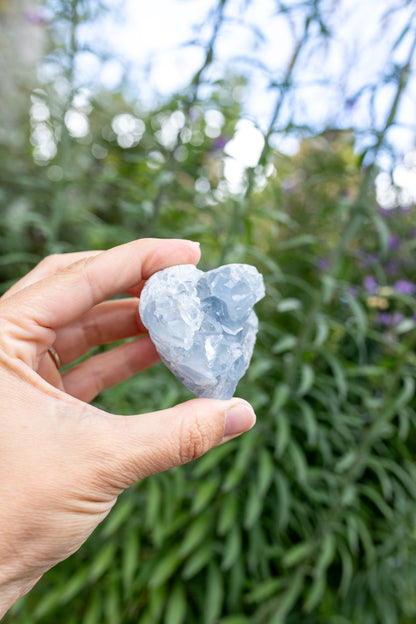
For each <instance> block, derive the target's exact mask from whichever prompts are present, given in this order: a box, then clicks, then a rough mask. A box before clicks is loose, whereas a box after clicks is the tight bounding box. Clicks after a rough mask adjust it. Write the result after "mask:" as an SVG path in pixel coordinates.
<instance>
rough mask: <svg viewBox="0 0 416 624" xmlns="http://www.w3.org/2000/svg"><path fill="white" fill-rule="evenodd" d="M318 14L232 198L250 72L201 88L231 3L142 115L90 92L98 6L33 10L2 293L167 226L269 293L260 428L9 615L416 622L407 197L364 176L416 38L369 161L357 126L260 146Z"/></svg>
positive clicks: (151, 497) (167, 383)
mask: <svg viewBox="0 0 416 624" xmlns="http://www.w3.org/2000/svg"><path fill="white" fill-rule="evenodd" d="M8 4H9V3H7V2H3V3H0V11H3V12H6V9H7V6H8ZM17 4H18V3H17ZM323 4H324V3H323V2H320V1H319V0H314V1H312V0H306V1H305V2H304V3H302V11H303V12H304V13H303V15H304V17H305V21H304V32H302V33H301V36H300V38H299V45H298V47H297V48H296V49H295V51H294V54H293V56H292V58H291V59H290V61H289V64H288V69H287V73H286V76H285V78H284V80H283V82H282V83H281V84H278V85H275V91H276V107H275V111H274V115H273V118H272V121H271V124H270V127H269V129H268V130H267V131H265V132H264V133H263V134H264V138H265V143H264V149H263V152H262V154H261V156H260V159H259V163H258V164H257V165H256V166H255V167H251V168H250V167H249V168H247V169H246V171H245V173H244V178H243V180H242V181H241V184H240V186H239V188H238V189H237V190H236V189H230V185H229V182H228V180H227V177H226V175H225V173H224V168H225V163H226V159H227V154H226V152H224V146H225V145H226V143H227V141H228V140H229V139H230V138H231V137H233V135H234V133H235V131H236V127H237V124H238V122H239V120H240V119H241V118H242V117H243V110H242V107H243V103H242V98H241V97H237V95H236V94H237V93H239V94H241V92H243V93H244V90H245V89H246V85H247V77H246V76H245V75H244V74H240V73H236V72H229V71H228V70H227V71H226V72H225V73H224V75H222V76H219V77H216V79H215V80H213V79H211V78H210V77H208V78H206V79H205V75H206V70H207V68H209V66H210V65H211V64H212V63H213V62H214V60H215V46H216V34H217V32H218V29H219V26H220V25H221V20H223V19H224V10H225V8H226V5H227V2H226V0H221V1H220V2H219V3H218V6H217V10H216V12H215V13H214V14H213V15H212V16H211V18H212V21H211V23H210V24H211V26H212V33H213V35H212V38H211V39H210V40H209V42H208V44H207V46H206V56H205V59H204V62H203V64H202V65H201V68H200V69H199V70H198V71H197V72H196V73H195V74H194V76H193V78H192V80H191V81H190V84H189V86H188V88H187V89H184V90H183V91H182V92H181V93H177V94H173V95H172V96H171V97H169V98H165V99H164V100H163V101H160V102H158V103H155V105H154V106H153V107H151V108H149V107H145V106H144V105H143V104H142V103H141V102H140V101H139V100H138V99H137V98H132V97H131V96H127V95H126V91H125V90H124V89H123V84H121V85H120V88H119V89H117V90H116V91H111V90H109V89H104V88H103V87H101V88H97V89H95V90H94V89H92V90H90V91H88V92H85V90H83V88H82V87H80V85H79V84H78V83H77V74H76V70H75V64H76V63H75V62H76V56H77V53H78V52H79V47H78V46H79V42H78V38H77V32H78V28H79V27H80V25H82V24H83V23H85V22H86V21H88V20H93V19H96V18H97V15H100V12H101V11H104V10H105V7H104V6H102V5H101V3H100V2H88V1H87V0H54V1H53V2H52V1H51V2H45V6H44V8H45V10H46V13H45V15H46V16H47V20H46V19H44V18H43V14H39V15H38V23H40V22H41V23H40V25H39V27H41V28H43V29H44V38H45V46H46V47H47V49H46V51H45V53H44V55H43V56H42V57H41V58H39V59H35V60H36V62H37V63H38V65H39V66H44V67H45V66H48V67H49V71H44V72H43V74H42V72H41V73H40V74H39V75H40V76H41V78H39V79H38V80H37V81H34V82H35V84H32V83H31V82H30V81H26V80H24V81H23V82H20V83H19V76H21V74H19V75H18V74H17V73H16V76H14V79H15V81H16V82H17V84H18V87H19V88H18V89H17V90H16V92H15V93H14V107H13V111H12V112H13V120H12V124H11V125H6V121H5V120H4V119H2V124H3V128H2V133H1V136H2V143H1V145H0V156H1V163H2V166H1V170H0V202H1V203H0V210H1V220H0V249H1V257H0V280H1V289H2V291H4V290H6V289H7V287H8V286H9V285H10V284H11V283H13V282H14V281H15V280H16V279H17V278H18V277H19V276H20V275H22V274H24V273H25V272H26V271H28V270H29V269H30V268H31V267H33V266H34V265H35V264H36V263H37V262H38V261H39V260H40V259H41V258H42V257H43V256H45V255H47V254H50V253H58V252H59V253H61V252H67V251H74V250H82V249H91V248H92V249H99V248H107V247H109V246H112V245H117V244H120V243H123V242H125V241H127V240H131V239H132V238H135V237H143V236H157V237H181V238H182V237H189V238H192V239H194V240H198V241H200V242H201V246H202V252H203V256H202V261H201V265H200V266H201V267H202V268H203V269H208V268H212V267H215V266H218V264H220V263H224V262H248V263H251V264H255V265H256V266H257V267H258V269H259V270H260V271H261V272H262V273H263V275H264V278H265V282H266V288H267V296H266V298H265V299H264V300H263V301H262V302H260V303H259V304H258V306H257V307H256V311H257V313H258V316H259V318H260V331H259V335H258V341H257V345H256V348H255V353H254V356H253V360H252V363H251V366H250V368H249V370H248V372H247V374H246V376H245V378H244V380H243V381H242V382H241V384H240V385H239V387H238V391H237V392H238V394H239V395H240V396H242V397H244V398H246V399H247V400H249V401H250V402H251V403H252V404H253V406H254V407H255V409H256V411H257V414H258V421H257V425H256V427H255V428H254V429H253V430H252V431H251V432H250V433H248V434H246V435H244V436H243V437H242V438H240V439H239V440H236V441H233V442H231V443H229V444H228V445H226V446H221V447H219V448H217V449H214V450H212V451H210V452H209V453H208V454H207V455H206V456H205V457H203V458H201V459H199V460H196V461H195V462H192V463H191V464H189V465H187V466H183V467H181V468H178V469H175V470H172V471H170V472H168V473H163V474H160V475H156V476H154V477H151V478H149V479H147V480H145V481H143V482H141V483H139V484H137V485H136V486H135V487H132V488H130V490H128V491H127V492H125V493H124V494H123V495H122V496H121V497H120V498H119V501H118V503H117V505H116V506H115V508H114V510H113V511H112V512H111V514H110V515H109V517H108V518H107V519H106V521H105V522H104V523H103V524H102V525H100V527H99V528H98V529H97V530H96V532H95V533H94V535H93V536H92V537H91V538H90V539H89V540H88V542H87V543H86V544H85V545H84V546H83V547H82V548H81V550H80V551H79V552H77V553H76V554H75V555H73V556H72V557H71V558H70V559H68V560H67V561H65V562H63V563H61V564H60V565H58V566H57V567H55V568H54V569H53V570H51V571H50V572H49V573H48V574H46V575H45V576H44V578H42V580H41V581H40V582H39V583H38V584H37V585H36V587H35V588H34V589H33V590H32V591H31V592H30V594H29V595H28V596H26V597H24V598H22V599H21V600H19V601H18V602H17V603H16V605H15V606H14V607H13V608H12V609H11V611H10V612H9V615H8V616H6V618H5V620H4V621H5V622H13V623H15V624H26V623H27V622H31V623H32V622H41V623H43V624H53V623H55V622H57V621H59V622H65V623H66V624H71V623H74V624H75V623H76V624H80V623H82V624H98V623H99V624H101V623H109V624H117V623H120V624H130V623H131V624H132V623H133V622H134V623H136V622H140V624H157V623H161V624H181V623H190V624H192V623H195V624H200V623H205V624H215V623H220V624H244V623H248V622H250V623H251V624H284V623H287V624H298V623H299V624H300V623H301V622H302V624H348V623H353V624H362V623H363V622H365V623H366V624H379V623H380V624H410V623H412V622H415V621H416V599H415V591H414V589H415V587H416V564H415V551H416V526H415V518H416V464H415V462H414V458H413V455H414V454H415V450H416V430H415V425H416V399H415V370H416V355H415V350H414V347H415V343H416V330H415V327H416V322H415V320H416V317H415V312H414V294H415V290H416V286H415V284H416V262H415V258H414V251H415V248H416V221H415V215H416V207H415V206H413V205H412V204H407V205H402V204H401V203H400V201H399V199H400V193H399V192H397V198H398V201H397V202H396V203H394V202H393V203H392V205H391V206H390V208H389V209H383V208H380V207H379V205H378V202H377V196H376V187H375V181H376V178H377V175H378V173H379V159H378V157H379V155H380V153H381V150H382V149H383V147H384V146H385V140H386V136H387V134H388V131H389V130H390V129H391V128H392V127H394V125H395V123H396V114H397V110H398V107H399V104H400V98H402V97H403V95H404V94H405V93H406V89H407V84H408V80H409V76H410V75H411V69H412V61H413V52H414V50H413V48H414V46H413V44H412V46H411V54H410V55H409V57H408V58H407V59H405V60H404V61H403V62H402V64H401V65H400V64H398V65H397V66H396V68H395V72H396V74H395V78H394V81H393V85H394V87H395V91H394V97H393V98H392V101H391V107H390V109H389V111H388V113H387V115H386V120H385V124H384V125H383V124H382V126H378V127H377V128H368V131H369V132H370V131H373V136H374V141H373V143H372V145H371V149H370V148H367V149H366V150H364V151H363V150H362V151H361V152H359V151H357V149H356V148H355V139H356V133H355V129H354V128H349V129H345V128H343V127H342V125H340V126H339V127H337V126H336V125H333V126H332V127H328V128H325V129H324V130H322V129H320V130H319V131H317V129H316V128H315V129H314V128H313V127H310V128H303V129H302V128H299V127H297V128H296V127H294V124H293V123H292V122H288V123H287V125H286V126H285V127H284V128H283V131H285V132H287V134H288V135H289V134H293V133H295V135H296V137H297V138H298V139H299V140H300V148H299V150H298V151H297V153H296V154H295V155H294V156H288V155H287V154H284V153H282V152H278V151H277V150H276V149H273V148H272V146H271V143H272V141H271V137H272V134H273V131H274V129H275V128H276V127H277V126H278V125H279V123H280V120H281V116H282V115H283V113H282V110H283V108H284V106H283V103H284V101H285V98H288V97H289V96H290V93H291V91H292V89H293V88H294V82H293V80H294V77H293V76H294V68H295V67H296V64H297V63H298V62H300V61H299V59H300V58H301V55H300V50H301V47H302V45H304V44H305V42H306V41H308V37H309V36H310V35H309V33H310V32H316V30H315V31H314V28H313V26H314V25H315V26H319V29H318V30H319V32H320V36H321V37H322V45H324V43H325V37H326V36H327V33H326V31H325V28H324V26H325V20H324V14H323V12H321V6H322V5H323ZM405 5H406V6H407V5H409V3H403V6H405ZM5 7H6V8H5ZM276 7H277V10H279V11H281V12H282V15H284V16H289V18H290V15H291V12H292V11H295V9H296V10H297V11H299V6H296V7H295V5H294V3H292V4H291V3H288V4H287V5H285V4H283V3H279V2H276ZM9 8H10V6H9ZM36 10H38V9H36ZM397 10H399V8H398V9H397ZM48 11H49V12H48ZM39 16H40V17H39ZM41 17H42V20H43V21H42V20H41V19H40V18H41ZM21 19H25V18H24V16H23V15H21ZM31 20H32V21H34V17H33V15H32V16H31ZM403 36H404V34H403ZM413 37H414V34H413ZM16 59H17V57H16ZM16 63H17V60H16ZM25 63H26V64H27V60H26V61H25ZM42 64H43V65H42ZM51 67H52V68H53V71H52V70H51ZM10 71H12V69H10ZM207 85H208V87H209V88H207ZM2 97H5V96H4V95H3V94H1V95H0V99H1V98H2ZM213 111H215V113H216V116H215V115H214V116H213V115H212V112H213ZM212 119H214V120H216V121H215V124H217V125H215V124H214V126H212V124H213V121H212ZM282 123H283V122H282ZM13 128H14V129H15V132H13ZM83 128H84V130H83ZM279 132H282V127H281V126H279ZM392 189H393V190H392V192H393V191H394V187H392ZM189 397H190V393H189V392H188V391H187V390H186V389H184V388H183V387H182V386H181V384H180V383H179V382H178V381H177V380H176V379H174V378H173V377H172V375H171V374H170V373H169V372H168V371H167V370H166V369H165V367H164V366H163V365H162V364H158V365H156V366H155V367H154V368H153V369H152V370H151V371H146V372H144V373H142V374H140V375H137V376H135V377H134V378H133V379H131V380H130V381H128V382H126V383H124V384H122V386H120V387H117V388H113V389H111V390H108V391H106V392H104V393H103V394H102V395H101V396H100V397H99V398H98V399H97V404H99V405H100V407H102V408H104V409H106V410H109V411H114V412H116V413H124V414H129V413H137V412H146V411H151V410H155V409H161V408H164V407H168V406H170V405H173V404H174V403H176V402H179V401H182V400H186V399H187V398H189Z"/></svg>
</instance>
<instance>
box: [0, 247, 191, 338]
mask: <svg viewBox="0 0 416 624" xmlns="http://www.w3.org/2000/svg"><path fill="white" fill-rule="evenodd" d="M199 258H200V251H199V245H198V243H193V242H191V241H187V240H180V239H167V240H160V239H141V240H135V241H132V242H129V243H126V244H124V245H119V246H118V247H113V248H112V249H109V250H107V251H103V252H101V253H99V254H98V255H95V256H93V257H91V256H90V257H84V258H82V259H81V260H79V261H78V262H75V263H74V264H72V265H70V266H69V267H66V268H65V269H63V270H62V271H60V272H58V273H56V274H55V275H53V276H50V277H47V278H45V279H42V280H40V281H38V282H36V283H35V284H32V285H31V286H28V287H27V288H23V289H22V290H20V291H19V292H17V293H16V294H15V295H14V296H12V297H10V298H9V299H8V300H6V301H5V302H4V303H5V305H7V304H8V303H9V304H10V305H11V304H12V301H13V302H14V306H13V307H15V306H16V304H17V305H18V306H19V309H18V311H17V310H16V308H15V312H17V313H18V314H19V315H20V317H21V318H22V316H24V317H26V318H27V319H28V320H32V321H34V322H35V323H36V324H38V325H40V326H43V327H47V328H50V329H55V328H58V327H62V326H63V325H66V324H67V323H69V322H71V321H73V320H75V319H76V318H78V317H79V316H80V315H81V314H84V313H85V312H87V311H88V310H89V309H90V308H92V307H93V306H94V305H96V304H97V303H100V302H102V301H105V300H106V299H108V298H109V297H113V296H115V295H118V294H119V293H121V292H125V291H128V290H130V289H132V288H133V287H134V286H136V285H138V284H140V282H141V281H142V280H146V279H148V278H149V277H150V276H151V275H152V274H153V273H155V272H156V271H160V270H161V269H165V268H167V267H169V266H174V265H176V264H197V262H198V261H199Z"/></svg>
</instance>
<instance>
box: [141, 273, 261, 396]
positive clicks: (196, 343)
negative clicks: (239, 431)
mask: <svg viewBox="0 0 416 624" xmlns="http://www.w3.org/2000/svg"><path fill="white" fill-rule="evenodd" d="M264 294H265V289H264V283H263V278H262V276H261V275H260V273H259V272H258V271H257V269H256V268H255V267H253V266H250V265H248V264H228V265H225V266H222V267H219V268H218V269H214V270H212V271H208V272H206V273H204V272H203V271H200V270H199V269H197V268H196V267H195V266H194V265H193V264H185V265H180V266H174V267H169V268H168V269H164V270H162V271H159V272H158V273H155V274H154V275H152V276H151V277H150V279H149V280H148V281H147V282H146V284H145V286H144V288H143V291H142V293H141V297H140V316H141V319H142V322H143V324H144V326H145V327H146V328H147V329H148V331H149V335H150V338H151V340H152V342H153V344H154V345H155V347H156V349H157V351H158V353H159V355H160V357H161V359H162V361H163V362H164V363H165V364H166V366H167V367H168V368H169V369H170V370H171V371H172V372H173V373H174V375H176V377H178V379H180V380H181V381H182V383H183V384H184V385H185V386H186V387H187V388H189V390H191V391H192V392H193V393H194V394H195V395H196V396H198V397H209V398H217V399H229V398H231V397H232V396H233V394H234V391H235V388H236V386H237V383H238V381H239V380H240V378H241V377H242V376H243V375H244V373H245V372H246V370H247V368H248V365H249V363H250V359H251V356H252V353H253V348H254V344H255V341H256V334H257V329H258V320H257V316H256V314H255V312H254V311H253V306H254V304H255V303H256V302H257V301H259V300H260V299H262V298H263V297H264Z"/></svg>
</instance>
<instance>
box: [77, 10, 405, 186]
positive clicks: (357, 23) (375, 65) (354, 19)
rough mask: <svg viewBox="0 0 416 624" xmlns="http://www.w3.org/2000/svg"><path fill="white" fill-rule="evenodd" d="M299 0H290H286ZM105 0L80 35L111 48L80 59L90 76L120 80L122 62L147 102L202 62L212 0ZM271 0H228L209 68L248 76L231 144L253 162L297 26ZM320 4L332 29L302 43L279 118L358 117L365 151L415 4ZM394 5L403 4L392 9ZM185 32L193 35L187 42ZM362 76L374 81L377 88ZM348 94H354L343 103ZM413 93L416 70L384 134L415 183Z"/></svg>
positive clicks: (317, 123)
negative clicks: (106, 8)
mask: <svg viewBox="0 0 416 624" xmlns="http://www.w3.org/2000/svg"><path fill="white" fill-rule="evenodd" d="M299 1H300V0H287V4H289V5H291V6H293V5H296V4H297V3H299ZM109 4H110V5H112V6H117V9H116V10H115V11H113V12H112V13H111V14H110V16H109V17H107V18H103V19H102V20H101V21H100V22H99V23H97V24H95V25H94V26H93V27H91V26H88V27H86V28H85V29H84V32H83V37H84V39H85V41H88V40H93V41H94V45H97V44H98V45H99V46H101V49H102V50H103V51H104V52H106V53H107V54H108V55H109V60H108V61H106V62H104V63H98V60H97V59H94V58H93V55H89V57H88V55H84V57H83V58H81V59H80V66H82V71H83V72H84V74H85V77H86V80H88V72H89V73H90V76H91V78H92V77H94V79H95V78H96V76H97V75H99V77H100V80H101V81H102V83H103V84H105V86H107V87H110V88H111V87H116V86H117V84H118V82H119V81H120V79H121V77H122V75H123V72H124V71H126V70H127V71H128V74H129V77H130V84H131V85H133V90H134V96H137V98H138V99H139V100H140V101H141V102H142V103H144V104H145V105H146V104H147V105H149V106H151V105H152V103H154V101H155V100H157V99H160V98H163V97H168V96H169V95H170V94H172V93H173V92H175V91H180V90H181V89H182V88H184V87H185V86H186V85H187V84H189V80H190V78H191V76H192V75H193V74H194V72H195V71H196V70H197V69H198V68H199V67H200V66H201V64H202V62H203V58H204V49H203V48H204V45H206V42H207V41H208V40H209V38H210V36H211V32H212V19H211V16H210V10H211V11H212V10H213V9H214V8H215V7H216V5H217V2H216V0H152V2H144V1H142V0H117V1H116V2H115V3H109ZM276 4H277V3H276V0H255V1H252V2H248V1H247V0H229V1H228V3H227V8H226V17H227V20H226V22H225V24H224V26H223V28H222V29H221V31H220V34H219V37H218V41H217V44H216V47H215V58H216V60H215V62H214V63H213V64H212V66H211V67H210V69H209V73H208V74H207V77H209V78H210V79H215V77H218V76H221V75H224V73H225V72H227V71H230V70H233V71H244V72H245V74H246V75H248V76H249V81H250V82H249V84H250V88H249V89H248V90H247V92H246V94H245V99H244V117H245V120H244V121H243V122H242V124H240V126H239V128H238V130H237V134H236V136H235V137H234V141H233V142H230V143H229V144H228V146H227V149H228V151H229V153H230V156H231V157H233V158H234V160H235V161H237V162H239V163H240V165H241V166H243V167H244V166H253V165H254V164H256V162H257V159H258V156H259V154H260V152H261V149H262V146H263V140H262V132H265V131H267V128H268V125H269V123H270V119H271V116H272V111H273V109H274V107H275V104H276V89H270V88H269V84H270V79H271V78H274V79H277V80H278V79H280V78H281V77H282V75H283V74H284V72H285V69H286V67H287V65H288V62H289V59H290V57H291V55H292V54H293V49H294V46H295V45H296V42H297V40H298V39H299V37H300V34H301V21H302V12H301V11H298V12H297V13H296V12H295V14H294V15H295V17H294V18H293V19H292V20H289V19H288V18H287V17H286V16H282V15H277V14H276ZM322 6H323V7H324V14H325V18H326V22H327V24H328V25H329V28H330V30H331V37H330V38H329V39H328V42H327V45H326V46H324V45H322V37H320V36H318V35H319V34H318V33H316V36H315V37H313V36H312V38H311V42H310V44H309V45H308V47H307V48H306V49H304V50H303V51H302V57H301V59H300V62H299V66H300V71H299V72H298V74H297V76H296V78H297V82H298V86H297V88H296V89H295V90H293V94H292V95H291V97H290V99H288V100H287V101H286V102H285V104H284V106H283V107H282V109H281V113H280V123H281V127H282V128H284V127H285V126H286V125H287V123H288V121H289V120H294V121H295V122H296V123H298V124H306V125H308V126H311V127H313V128H314V129H315V130H316V131H319V130H322V129H324V128H325V127H327V126H331V125H336V126H338V127H339V126H342V127H346V128H349V127H354V128H355V129H356V130H357V133H356V136H357V151H361V150H362V149H363V148H364V147H366V146H368V145H370V144H371V142H372V141H374V133H373V132H369V131H368V130H369V128H373V129H374V128H376V129H380V128H382V126H383V124H384V122H385V118H386V116H387V113H388V110H389V109H390V107H391V103H392V98H393V96H394V92H395V88H396V87H395V84H394V80H393V81H390V84H384V83H383V81H384V80H385V76H386V74H389V73H390V74H391V75H393V74H394V63H395V62H398V63H402V62H403V59H405V58H407V56H408V54H409V50H410V47H411V45H412V43H413V40H414V37H415V34H414V33H415V32H416V23H415V15H414V13H415V10H414V8H413V7H412V3H407V4H406V3H405V1H404V0H365V1H363V0H323V2H322ZM397 7H399V8H400V10H397V11H393V12H392V9H394V8H397ZM388 11H390V14H389V15H388V17H387V18H386V14H387V12H388ZM412 20H413V21H412ZM407 26H408V27H409V29H408V31H407V32H406V30H405V28H406V27H407ZM401 32H404V36H403V37H402V38H401V39H400V38H399V35H400V33H401ZM191 41H194V45H185V44H188V43H189V42H191ZM395 42H396V45H395V46H394V43H395ZM201 44H202V45H201ZM150 68H151V71H149V69H150ZM366 85H367V86H368V85H370V86H371V85H374V86H375V87H376V88H375V89H374V93H375V95H374V97H373V98H372V96H371V90H369V89H365V87H366ZM357 93H358V94H359V96H358V97H357ZM346 101H349V102H350V104H349V106H347V107H346V106H345V102H346ZM415 102H416V80H415V79H412V80H411V81H410V83H409V86H408V89H407V94H406V96H405V97H404V98H403V99H402V103H401V107H400V110H399V118H398V121H399V123H398V124H397V125H396V127H395V128H394V129H393V130H392V131H390V133H389V136H388V139H389V141H390V142H391V143H392V144H393V145H394V147H395V159H396V160H397V161H401V160H403V163H402V165H401V174H400V175H399V178H400V179H401V180H402V181H404V180H406V185H407V186H409V184H410V186H412V185H413V186H414V187H415V189H416V173H415V170H414V167H413V166H411V167H410V171H407V172H405V173H403V171H404V169H409V167H408V166H407V165H405V164H404V159H405V155H406V154H408V153H409V152H413V151H414V149H415V133H416V106H415V104H414V103H415ZM277 130H278V129H277ZM271 142H272V144H273V146H274V147H277V148H278V149H281V150H282V151H286V152H288V153H293V152H294V151H295V150H296V149H297V141H296V140H294V139H293V137H288V136H287V134H286V133H284V132H283V133H282V132H278V131H277V132H276V133H275V134H274V135H273V136H272V138H271ZM383 158H384V161H383ZM407 162H414V159H413V161H412V159H410V160H409V158H408V159H407ZM380 164H381V166H383V167H385V168H386V170H388V169H389V167H390V166H391V165H392V159H391V157H390V156H389V154H388V153H387V152H385V153H384V155H382V156H381V157H380ZM396 177H397V176H396ZM415 193H416V191H415Z"/></svg>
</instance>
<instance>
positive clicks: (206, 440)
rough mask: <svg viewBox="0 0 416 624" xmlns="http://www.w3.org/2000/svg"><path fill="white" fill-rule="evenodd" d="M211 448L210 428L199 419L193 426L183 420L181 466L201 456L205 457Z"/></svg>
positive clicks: (180, 440) (180, 445)
mask: <svg viewBox="0 0 416 624" xmlns="http://www.w3.org/2000/svg"><path fill="white" fill-rule="evenodd" d="M210 448H211V434H210V429H209V427H208V426H207V425H206V424H204V423H202V422H201V419H200V418H198V416H197V417H195V418H194V421H193V422H192V424H191V425H189V422H186V419H183V420H182V423H181V429H180V436H179V449H178V453H179V460H180V463H181V464H186V463H188V462H190V461H193V460H194V459H197V458H198V457H201V455H204V453H206V452H207V451H208V450H209V449H210Z"/></svg>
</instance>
